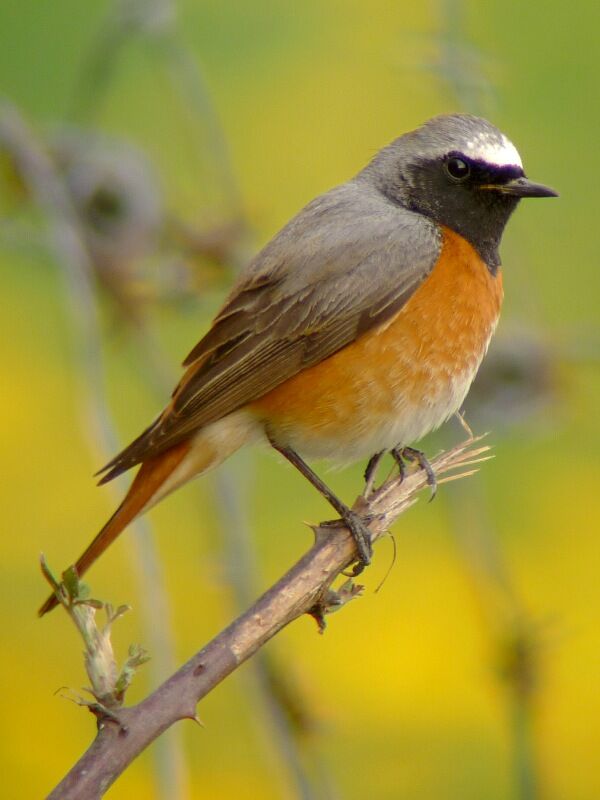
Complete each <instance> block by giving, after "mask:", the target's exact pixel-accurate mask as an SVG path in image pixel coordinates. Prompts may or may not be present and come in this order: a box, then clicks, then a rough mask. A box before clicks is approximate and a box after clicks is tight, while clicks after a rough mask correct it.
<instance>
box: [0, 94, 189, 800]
mask: <svg viewBox="0 0 600 800" xmlns="http://www.w3.org/2000/svg"><path fill="white" fill-rule="evenodd" d="M0 145H2V146H3V147H5V148H6V149H7V150H8V151H9V152H10V153H11V154H12V156H13V157H14V159H15V162H16V163H17V164H18V166H19V169H20V172H21V174H22V176H23V178H24V180H25V182H26V184H27V186H28V188H29V190H30V192H31V196H32V197H33V198H34V200H35V202H36V203H37V205H38V206H39V208H40V209H41V210H42V211H43V212H44V217H45V219H46V220H47V222H48V227H49V230H50V235H51V239H52V246H53V250H54V254H55V260H56V263H57V264H58V265H59V266H60V267H61V269H62V271H63V278H64V286H65V291H66V293H67V297H68V300H69V309H70V313H71V322H72V329H73V337H72V341H73V346H74V351H75V358H76V362H77V369H78V375H79V392H80V394H81V398H82V402H81V407H82V408H83V411H84V425H83V427H84V431H85V432H86V433H87V434H88V436H89V440H90V444H91V446H92V448H93V449H94V451H96V452H97V454H98V455H100V456H101V459H102V460H104V459H108V457H109V456H110V455H112V454H114V453H115V452H116V450H117V448H118V437H117V435H116V432H115V428H114V425H113V422H112V419H111V416H110V412H109V409H108V402H107V400H106V397H107V394H106V385H105V379H104V370H103V359H102V344H101V342H102V334H101V326H100V317H99V312H98V305H97V299H96V294H95V290H94V276H93V264H92V262H91V260H90V256H89V253H88V251H87V249H86V247H85V244H84V238H83V236H82V234H81V233H80V230H79V219H78V216H77V213H76V211H75V209H74V208H73V206H72V203H71V200H70V197H69V194H68V192H67V190H66V189H65V187H64V185H63V183H62V181H61V179H60V177H59V176H58V174H57V173H56V170H55V169H54V165H53V164H52V161H51V160H50V158H49V157H48V155H47V154H46V151H45V149H44V148H43V146H42V144H41V143H40V142H38V141H37V140H36V138H35V136H34V134H33V132H32V131H31V130H30V129H29V128H28V127H27V126H26V124H25V122H24V121H23V119H22V118H21V116H20V115H19V113H18V111H17V110H16V109H15V108H14V107H13V106H11V105H9V104H8V103H4V104H3V105H2V106H1V107H0ZM90 434H91V435H90ZM119 488H120V490H121V491H124V490H125V488H126V481H121V482H119ZM132 527H133V530H134V532H135V536H134V537H133V541H134V542H135V546H136V553H135V555H134V557H133V559H132V561H133V563H134V565H135V568H136V573H137V575H138V580H139V581H140V584H141V589H140V593H141V596H142V597H143V598H144V599H145V603H144V604H143V611H144V615H145V625H144V628H145V636H146V637H147V641H148V642H149V648H150V650H151V652H152V662H151V670H152V672H153V676H154V682H155V683H156V682H158V681H159V680H161V679H163V678H164V676H165V675H166V674H168V673H169V672H171V671H172V669H173V665H174V663H175V659H174V653H173V646H172V641H171V636H170V632H169V628H170V626H169V622H168V620H169V617H170V609H169V602H168V599H167V595H166V592H165V590H164V581H163V576H162V570H161V568H160V562H159V560H158V558H157V555H156V551H155V549H154V545H153V538H152V536H151V531H150V525H149V523H148V521H147V520H140V521H137V522H135V523H134V525H133V526H132ZM179 740H180V734H179V732H178V731H175V730H174V731H172V732H171V734H170V735H169V736H168V737H166V738H165V739H164V741H162V742H161V743H160V744H159V747H158V749H157V760H158V761H159V766H158V769H157V775H158V776H159V780H160V783H161V784H162V796H163V797H165V798H173V797H183V796H184V789H183V786H184V783H185V780H184V778H183V769H182V762H181V755H180V754H181V747H180V742H179Z"/></svg>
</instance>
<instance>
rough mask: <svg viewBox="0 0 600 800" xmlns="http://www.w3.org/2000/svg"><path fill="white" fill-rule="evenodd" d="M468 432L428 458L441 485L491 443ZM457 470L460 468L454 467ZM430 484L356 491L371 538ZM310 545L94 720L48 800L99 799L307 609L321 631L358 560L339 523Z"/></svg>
mask: <svg viewBox="0 0 600 800" xmlns="http://www.w3.org/2000/svg"><path fill="white" fill-rule="evenodd" d="M480 441H481V437H480V438H470V439H468V440H467V441H465V442H463V443H462V444H460V445H457V446H456V447H454V448H453V449H451V450H449V451H448V452H446V453H441V454H440V455H438V456H437V457H436V458H435V459H434V460H433V461H432V467H433V469H434V470H435V472H436V475H437V476H438V483H439V484H441V483H445V482H448V481H451V480H456V479H458V478H462V477H467V476H468V475H471V474H473V472H475V471H476V470H475V469H469V467H472V466H474V465H476V464H479V463H480V462H481V461H484V460H486V459H487V458H488V457H489V456H488V455H487V453H488V451H489V447H487V446H485V445H483V446H482V445H481V443H480ZM457 469H458V470H461V471H460V472H459V473H456V472H453V470H457ZM426 486H427V478H426V476H425V475H424V473H423V471H421V470H419V471H418V472H415V473H412V474H410V475H408V476H406V477H405V478H404V480H401V479H400V477H399V476H396V477H393V478H390V479H388V480H387V481H386V482H385V483H384V484H383V485H382V486H381V487H380V488H379V489H376V490H375V491H373V492H372V493H371V494H370V495H369V496H368V497H367V498H365V497H363V496H361V497H359V498H358V500H357V501H356V503H355V505H354V510H356V511H358V512H359V513H360V514H362V515H364V516H365V517H366V518H367V519H369V520H370V522H369V530H370V532H371V538H372V541H375V540H376V539H378V538H379V537H381V536H382V535H383V534H385V532H386V531H387V530H388V529H389V527H390V525H392V523H393V522H394V521H395V520H396V519H397V518H398V517H399V516H400V514H402V513H403V512H404V511H406V509H407V508H409V507H410V506H411V505H413V504H414V503H415V502H416V500H417V497H416V496H417V494H418V493H419V492H420V491H421V490H422V489H423V488H425V487H426ZM314 532H315V544H314V545H313V547H312V548H311V549H310V550H309V551H308V552H307V553H306V554H305V555H304V556H303V557H302V558H301V559H300V560H299V561H298V562H297V563H296V564H295V565H294V566H293V567H292V568H291V569H290V570H289V571H288V572H287V573H286V574H285V575H284V576H283V577H282V578H281V579H280V580H279V581H278V582H277V583H276V584H274V585H273V586H272V587H271V588H270V589H268V590H267V591H266V592H265V593H264V594H263V595H262V596H261V597H260V598H259V599H258V600H257V601H256V602H255V603H254V605H252V606H251V607H250V608H249V609H248V610H247V611H246V612H245V613H244V614H242V615H241V616H240V617H238V618H237V619H236V620H235V621H234V622H232V623H231V624H230V625H229V627H227V628H225V630H223V631H222V632H221V633H220V634H219V635H218V636H216V637H215V638H214V639H213V640H212V641H211V642H209V643H208V644H207V645H206V646H205V647H204V648H202V650H200V651H199V652H198V653H196V655H194V656H193V657H192V658H191V659H190V660H189V661H188V662H187V663H186V664H184V665H183V666H182V667H181V668H180V669H179V670H178V671H177V672H175V674H174V675H172V676H171V677H170V678H169V679H168V680H167V681H166V682H165V683H163V684H162V685H161V686H159V687H158V689H156V690H155V691H154V692H153V693H152V694H151V695H149V696H148V697H147V698H146V699H145V700H143V701H142V702H141V703H139V704H138V705H136V706H132V707H130V708H123V709H122V710H120V711H119V713H118V721H117V720H115V718H114V716H113V715H111V717H106V718H105V717H102V716H99V719H98V734H97V736H96V739H95V740H94V742H93V743H92V745H91V746H90V748H89V749H88V750H87V752H86V753H84V755H83V756H82V758H81V759H80V761H79V762H78V763H77V764H76V765H75V766H74V767H73V769H72V770H71V771H70V772H69V773H68V775H67V776H66V777H65V778H64V779H63V781H61V783H60V784H59V785H58V786H57V787H56V788H55V789H54V791H53V792H52V793H51V794H50V795H49V800H58V798H60V800H75V799H76V798H77V800H96V798H100V797H102V795H103V794H104V792H105V791H106V790H107V789H108V788H109V786H111V785H112V783H113V782H114V781H115V780H116V779H117V777H118V776H119V775H120V774H121V773H122V772H123V771H124V770H125V769H126V768H127V766H128V765H129V764H130V763H131V762H132V761H133V759H134V758H136V756H138V755H139V754H140V753H141V752H142V751H143V750H144V749H145V748H146V747H147V746H148V745H149V744H150V743H151V742H153V741H154V740H155V739H156V738H157V737H158V736H160V734H161V733H163V732H164V731H165V730H166V729H167V728H169V727H170V726H171V725H173V723H175V722H177V721H178V720H181V719H193V720H196V719H197V716H196V705H197V703H198V702H199V700H201V699H202V698H203V697H205V696H206V695H207V694H208V693H209V692H210V691H211V690H212V689H213V688H214V687H215V686H216V685H217V684H219V683H220V682H221V681H222V680H223V679H224V678H226V677H227V676H228V675H229V674H231V673H232V672H233V671H234V670H236V669H237V668H238V667H239V666H240V664H242V663H243V662H244V661H246V660H247V659H248V658H250V656H252V655H253V654H254V653H255V652H256V651H257V650H259V649H260V648H261V647H262V646H263V645H264V644H265V643H266V642H268V641H269V640H270V639H271V638H272V637H273V636H275V635H276V634H277V633H278V632H279V631H280V630H282V628H284V627H285V626H286V625H288V624H289V623H290V622H292V621H293V620H295V619H297V618H298V617H300V616H302V615H303V614H306V613H308V614H311V615H312V616H314V617H315V619H316V620H317V622H318V624H319V628H320V629H321V630H323V628H324V625H325V615H326V614H327V613H329V612H331V611H334V610H336V609H337V608H339V607H340V606H341V605H343V604H344V603H345V602H346V601H347V600H348V599H352V598H353V597H355V596H356V595H357V594H358V593H359V592H360V588H361V587H358V586H352V585H350V584H349V583H348V582H347V583H346V584H345V585H344V586H342V587H341V589H340V590H339V591H335V590H334V589H332V588H331V585H332V582H333V581H334V580H335V578H336V577H337V576H338V575H339V574H340V573H341V572H342V571H343V570H344V569H346V568H347V567H348V566H349V565H350V564H351V563H353V561H354V560H355V559H356V554H355V550H354V542H353V540H352V539H351V537H350V535H349V533H348V531H347V530H346V529H345V528H344V527H343V526H342V524H341V523H340V525H339V527H338V526H337V525H336V526H332V525H331V524H323V523H322V524H321V525H319V526H316V527H315V528H314Z"/></svg>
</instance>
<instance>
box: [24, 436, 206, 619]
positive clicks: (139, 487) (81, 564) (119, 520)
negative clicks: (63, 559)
mask: <svg viewBox="0 0 600 800" xmlns="http://www.w3.org/2000/svg"><path fill="white" fill-rule="evenodd" d="M189 448H190V443H189V442H188V441H185V442H181V444H178V445H175V447H172V448H171V449H169V450H167V451H166V452H164V453H161V454H160V455H158V456H156V457H155V458H152V459H150V460H149V461H146V462H145V463H144V464H142V466H141V467H140V469H139V471H138V473H137V475H136V476H135V478H134V480H133V483H132V484H131V487H130V489H129V491H128V492H127V494H126V496H125V499H124V500H123V502H122V503H121V505H120V506H119V507H118V508H117V510H116V511H115V513H114V514H113V515H112V517H111V518H110V519H109V520H108V522H107V523H106V525H105V526H104V527H103V528H102V530H101V531H100V533H99V534H98V535H97V536H96V538H95V539H94V540H93V541H92V542H91V543H90V545H89V546H88V548H87V549H86V550H85V552H84V553H83V555H82V556H80V558H79V559H78V561H77V563H76V564H75V567H76V569H77V573H78V575H79V576H81V575H83V573H84V572H85V571H86V570H87V569H89V567H91V565H92V564H93V563H94V561H95V560H96V559H97V558H98V557H99V556H101V555H102V553H103V552H104V551H105V550H106V548H107V547H108V546H109V545H111V544H112V543H113V542H114V540H115V539H116V538H117V536H118V535H119V534H120V533H121V532H122V531H123V530H125V528H126V527H127V526H128V525H129V523H130V522H132V520H134V519H135V518H136V517H137V516H138V514H139V513H140V512H141V511H142V510H143V509H145V508H147V507H148V506H149V505H150V504H151V503H152V500H153V498H155V496H157V495H160V492H159V490H160V488H161V486H163V484H164V483H165V481H166V480H167V478H168V477H169V475H171V473H172V472H173V471H174V470H175V469H176V467H177V466H178V465H179V464H180V463H181V461H182V460H183V458H184V457H185V455H186V454H187V452H188V450H189ZM154 501H155V502H156V499H155V500H154ZM57 605H58V600H57V599H56V596H55V595H51V596H50V597H49V598H48V599H47V600H46V602H45V603H44V604H43V606H42V607H41V608H40V610H39V611H38V614H39V616H40V617H41V616H43V615H44V614H46V612H48V611H51V610H52V609H53V608H54V607H55V606H57Z"/></svg>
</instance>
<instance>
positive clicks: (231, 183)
mask: <svg viewBox="0 0 600 800" xmlns="http://www.w3.org/2000/svg"><path fill="white" fill-rule="evenodd" d="M145 8H146V9H147V10H148V13H149V14H150V15H151V19H148V20H146V22H145V21H144V9H145ZM125 18H127V20H128V23H129V24H124V19H125ZM156 20H158V24H152V23H153V21H154V23H156ZM149 34H151V36H149ZM135 36H142V37H144V38H146V39H148V40H149V42H150V43H152V44H153V45H154V47H153V52H157V53H158V54H159V56H160V58H161V60H162V61H163V62H164V63H165V65H166V66H167V68H168V71H169V75H170V77H171V80H172V82H173V85H174V88H175V89H176V90H177V91H178V92H179V93H180V95H181V96H182V98H183V100H184V101H187V103H186V105H187V108H189V109H190V110H191V112H192V114H193V115H194V116H195V117H196V118H197V119H198V121H199V122H200V124H201V125H202V126H203V127H204V129H205V130H206V133H207V137H208V151H209V153H210V155H211V156H212V162H213V163H214V164H215V165H216V168H217V173H218V179H219V181H220V184H221V187H222V189H223V191H224V194H225V199H226V202H227V204H228V207H229V212H228V213H229V215H230V216H231V218H239V219H242V216H243V212H242V200H241V195H240V191H239V187H238V184H237V180H236V178H235V174H234V171H233V168H232V165H231V160H230V157H229V150H228V147H227V140H226V137H225V135H224V132H223V129H222V126H221V124H220V121H219V118H218V114H217V111H216V109H215V106H214V103H213V101H212V98H211V95H210V92H209V91H208V89H207V86H206V81H205V78H204V75H203V74H202V71H201V69H200V67H199V64H198V61H197V59H196V58H195V56H194V55H193V54H192V53H191V52H190V50H189V48H188V47H187V46H186V45H185V44H184V42H183V39H182V36H181V32H180V30H179V28H178V25H177V19H176V9H175V3H173V2H170V0H152V2H150V3H146V4H144V2H139V1H138V0H133V2H132V0H118V1H117V2H116V3H115V4H114V6H113V9H112V12H111V13H110V14H109V15H108V17H107V19H106V23H105V25H104V28H103V29H102V30H101V31H100V33H99V35H98V37H97V41H96V44H95V46H93V47H92V49H91V51H90V55H89V57H88V59H87V63H86V65H85V67H84V69H83V72H82V75H81V77H80V80H79V84H78V87H77V89H76V92H75V95H74V104H73V113H74V114H75V116H77V117H80V118H81V117H82V116H83V117H86V118H87V117H89V116H90V115H91V113H92V112H93V110H94V109H95V107H97V105H98V103H99V102H100V100H101V99H102V98H103V97H104V95H105V94H106V92H107V90H108V87H109V85H110V82H111V79H112V78H113V76H114V73H115V66H116V64H117V59H118V57H119V55H120V53H121V52H122V50H123V47H124V46H125V45H126V44H128V43H129V42H130V41H131V40H132V39H133V38H134V37H135ZM195 138H196V139H198V137H195ZM199 141H200V140H199ZM200 146H201V150H200V153H199V155H200V156H201V158H202V159H203V160H205V159H206V148H205V147H204V146H203V145H202V143H200ZM141 319H142V320H143V317H141ZM131 331H132V333H133V335H134V340H135V344H136V349H137V354H138V356H141V359H138V363H139V364H140V366H141V367H143V371H144V373H145V377H146V379H147V381H148V382H149V383H150V384H151V385H152V387H153V389H154V390H155V391H156V392H157V393H159V394H160V395H162V396H166V395H167V392H169V393H170V388H171V386H170V385H171V384H172V383H173V382H174V377H173V378H171V375H170V370H169V369H168V368H167V367H166V366H165V363H166V362H165V359H163V358H162V357H161V355H160V346H159V345H158V342H157V340H156V336H155V334H154V331H153V330H152V328H151V327H150V326H148V325H145V324H144V322H143V321H142V323H141V325H139V326H133V327H132V329H131ZM214 482H215V487H216V491H217V495H218V498H219V503H218V505H219V510H220V513H221V517H222V523H223V524H222V525H221V528H222V532H221V540H222V541H223V542H224V551H225V559H226V563H227V566H228V572H229V575H230V579H231V586H232V588H233V591H234V593H235V596H236V601H237V604H238V607H239V608H245V607H246V606H247V605H248V604H249V603H250V601H251V599H252V590H253V587H254V583H255V581H254V578H255V575H256V568H255V563H254V559H253V556H252V548H251V545H250V542H251V532H250V530H249V527H248V524H247V519H246V514H245V512H244V509H243V503H242V502H241V499H240V496H239V489H238V487H237V486H236V482H235V481H234V480H233V478H232V475H231V471H230V469H229V468H228V466H227V465H223V466H222V467H221V469H220V470H219V472H218V473H217V474H216V476H215V477H214ZM280 672H281V671H280V670H278V669H277V668H276V666H275V664H274V663H272V661H270V660H269V659H268V657H267V656H266V655H265V654H260V657H259V658H258V659H257V660H255V680H256V683H257V686H258V687H259V698H260V699H259V703H260V704H261V706H262V708H263V709H264V710H265V713H266V716H267V718H268V720H269V723H270V725H271V727H272V729H273V731H274V735H273V736H272V737H271V743H272V744H274V745H275V746H276V747H277V748H278V750H279V752H280V755H281V759H282V761H283V763H284V764H286V765H287V767H288V770H289V772H290V774H291V775H292V776H293V778H294V781H295V785H296V787H297V790H298V796H299V797H301V798H304V799H305V800H310V798H315V797H320V798H328V797H332V796H333V794H332V792H331V791H326V790H325V786H326V785H328V786H329V785H330V784H331V781H329V780H328V779H327V772H326V769H325V766H324V764H322V763H320V759H319V758H318V754H317V752H316V751H314V752H313V753H312V756H311V758H310V759H309V760H310V761H312V762H313V763H314V765H315V767H316V770H315V775H317V774H318V775H319V776H321V778H320V779H319V780H317V778H316V777H315V779H314V780H313V784H314V786H313V787H312V788H311V781H310V779H309V778H308V775H307V772H306V770H305V768H304V765H303V758H302V754H303V751H306V747H303V741H302V740H303V739H306V737H305V736H304V735H303V732H302V731H300V730H295V728H294V724H293V722H292V721H291V719H292V717H291V715H290V713H289V709H286V707H285V704H286V701H285V693H282V692H278V691H276V690H275V688H274V687H275V684H277V685H278V686H283V685H284V684H285V686H286V690H287V692H289V693H292V694H294V695H298V694H299V692H298V690H297V688H296V687H292V686H291V683H292V682H291V680H290V679H289V678H288V679H284V676H283V674H281V675H280V674H279V673H280ZM298 705H302V706H304V705H305V704H304V703H303V702H301V701H300V700H298ZM304 755H305V756H306V752H304Z"/></svg>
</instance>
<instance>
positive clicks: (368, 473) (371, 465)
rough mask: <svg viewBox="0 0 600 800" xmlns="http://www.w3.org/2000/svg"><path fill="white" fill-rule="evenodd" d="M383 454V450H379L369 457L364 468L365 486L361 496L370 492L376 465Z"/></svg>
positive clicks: (366, 495) (365, 495)
mask: <svg viewBox="0 0 600 800" xmlns="http://www.w3.org/2000/svg"><path fill="white" fill-rule="evenodd" d="M384 455H385V450H380V451H379V453H375V455H372V456H371V458H370V459H369V462H368V464H367V466H366V468H365V488H364V489H363V493H362V496H363V497H368V496H369V495H370V494H371V489H372V488H373V482H374V480H375V473H376V472H377V467H378V466H379V464H380V463H381V459H382V458H383V456H384Z"/></svg>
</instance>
